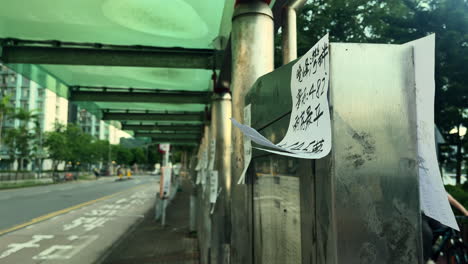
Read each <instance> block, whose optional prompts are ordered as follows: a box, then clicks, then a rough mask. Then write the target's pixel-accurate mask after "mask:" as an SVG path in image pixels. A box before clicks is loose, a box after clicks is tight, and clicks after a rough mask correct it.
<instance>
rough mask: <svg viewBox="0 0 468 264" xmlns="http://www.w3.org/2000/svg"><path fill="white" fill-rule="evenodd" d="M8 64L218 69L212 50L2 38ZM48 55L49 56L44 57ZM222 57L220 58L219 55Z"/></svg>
mask: <svg viewBox="0 0 468 264" xmlns="http://www.w3.org/2000/svg"><path fill="white" fill-rule="evenodd" d="M2 46H3V52H2V55H1V60H2V61H3V62H5V63H28V64H52V65H93V66H131V67H158V68H187V69H216V68H219V64H218V65H216V64H215V62H216V59H215V56H216V53H215V51H214V50H212V49H184V48H160V47H153V46H123V45H103V44H86V43H72V42H60V41H33V40H21V39H9V38H6V39H2ZM44 54H47V56H44ZM218 56H219V57H220V55H218Z"/></svg>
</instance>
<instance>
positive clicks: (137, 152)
mask: <svg viewBox="0 0 468 264" xmlns="http://www.w3.org/2000/svg"><path fill="white" fill-rule="evenodd" d="M131 152H132V156H133V160H132V161H131V164H140V165H142V164H146V162H147V161H148V160H147V158H146V155H145V150H144V149H143V148H132V149H131Z"/></svg>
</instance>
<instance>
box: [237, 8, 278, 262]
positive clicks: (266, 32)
mask: <svg viewBox="0 0 468 264" xmlns="http://www.w3.org/2000/svg"><path fill="white" fill-rule="evenodd" d="M273 35H274V34H273V14H272V12H271V9H270V7H269V6H268V5H267V4H266V3H264V2H259V1H252V2H249V3H241V4H238V5H237V6H236V9H235V11H234V15H233V20H232V34H231V41H232V59H233V61H232V82H231V85H232V87H231V90H232V116H233V117H234V118H235V119H236V120H238V121H240V122H243V110H244V96H245V94H246V92H247V91H248V90H249V89H250V88H251V86H252V85H253V83H254V82H255V81H256V80H257V78H258V77H260V76H262V75H264V74H266V73H268V72H271V71H272V70H273V44H274V43H273ZM232 150H233V153H232V158H231V160H232V164H231V166H232V167H231V168H232V169H231V173H232V177H231V223H232V224H231V226H232V232H231V250H230V252H231V253H230V254H231V258H230V259H231V263H245V264H250V263H252V246H253V244H252V225H251V223H252V186H251V185H237V184H236V183H237V181H238V180H239V177H240V175H241V173H242V170H243V168H244V155H243V153H244V150H243V136H242V133H241V132H240V130H239V129H237V128H233V129H232Z"/></svg>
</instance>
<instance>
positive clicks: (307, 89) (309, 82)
mask: <svg viewBox="0 0 468 264" xmlns="http://www.w3.org/2000/svg"><path fill="white" fill-rule="evenodd" d="M329 58H330V56H329V42H328V35H326V36H324V37H323V38H322V39H320V40H319V41H318V42H317V43H316V44H315V45H314V47H312V49H310V50H309V51H308V52H307V53H306V54H305V55H304V56H302V57H301V58H300V59H299V60H298V61H297V62H296V63H295V64H294V65H293V66H292V71H291V100H292V109H291V118H290V120H289V126H288V130H287V132H286V135H285V136H284V138H283V140H281V142H279V143H278V144H276V145H275V144H273V143H272V142H271V141H269V140H268V139H267V138H265V137H264V136H263V135H261V134H260V133H259V132H258V131H256V130H255V129H253V128H251V127H250V126H248V125H243V124H240V123H238V122H237V121H236V120H234V119H231V120H232V122H233V125H235V126H237V127H238V128H239V129H240V130H241V131H242V132H243V133H244V136H247V137H248V138H250V139H251V140H252V141H253V142H255V143H257V144H258V145H261V146H264V147H267V148H259V147H256V148H257V149H261V150H264V151H268V152H271V153H275V154H279V155H284V156H290V157H296V158H303V159H319V158H323V157H325V156H326V155H327V154H328V153H329V152H330V150H331V126H330V110H329V108H328V97H327V94H328V84H329V67H330V66H329V64H330V62H329V61H330V60H329Z"/></svg>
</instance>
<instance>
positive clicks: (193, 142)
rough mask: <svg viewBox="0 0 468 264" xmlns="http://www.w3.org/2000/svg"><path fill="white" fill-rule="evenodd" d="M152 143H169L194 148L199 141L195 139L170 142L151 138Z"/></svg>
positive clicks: (172, 140)
mask: <svg viewBox="0 0 468 264" xmlns="http://www.w3.org/2000/svg"><path fill="white" fill-rule="evenodd" d="M151 142H152V143H170V144H171V145H180V146H196V145H198V143H199V140H195V139H171V140H164V139H156V138H153V139H152V141H151Z"/></svg>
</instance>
